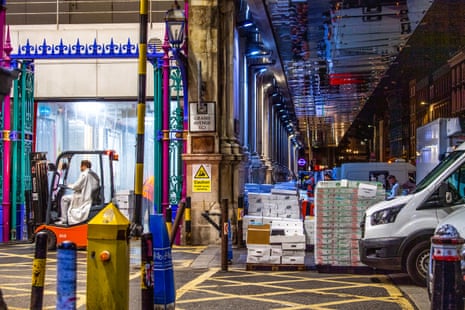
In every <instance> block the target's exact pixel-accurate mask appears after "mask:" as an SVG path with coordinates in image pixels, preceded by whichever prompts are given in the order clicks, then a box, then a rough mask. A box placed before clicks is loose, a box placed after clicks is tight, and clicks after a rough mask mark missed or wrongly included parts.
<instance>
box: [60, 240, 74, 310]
mask: <svg viewBox="0 0 465 310" xmlns="http://www.w3.org/2000/svg"><path fill="white" fill-rule="evenodd" d="M76 250H77V249H76V244H75V243H73V242H71V241H63V242H62V243H61V244H60V245H58V247H57V299H56V309H63V310H68V309H71V310H74V309H76V283H77V274H76V271H77V253H76Z"/></svg>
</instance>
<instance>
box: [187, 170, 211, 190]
mask: <svg viewBox="0 0 465 310" xmlns="http://www.w3.org/2000/svg"><path fill="white" fill-rule="evenodd" d="M192 175H193V176H194V177H193V178H192V191H193V192H197V193H210V192H211V190H212V186H211V185H212V180H211V165H209V164H200V165H192Z"/></svg>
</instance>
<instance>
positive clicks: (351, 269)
mask: <svg viewBox="0 0 465 310" xmlns="http://www.w3.org/2000/svg"><path fill="white" fill-rule="evenodd" d="M316 270H317V271H318V272H320V273H351V274H364V275H368V274H374V273H377V271H375V270H374V269H373V268H371V267H368V266H334V265H316ZM378 272H380V271H378Z"/></svg>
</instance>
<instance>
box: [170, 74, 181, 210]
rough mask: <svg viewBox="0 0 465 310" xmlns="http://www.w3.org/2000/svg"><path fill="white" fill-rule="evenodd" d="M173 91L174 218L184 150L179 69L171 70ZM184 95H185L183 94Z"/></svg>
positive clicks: (172, 179) (172, 196) (171, 106)
mask: <svg viewBox="0 0 465 310" xmlns="http://www.w3.org/2000/svg"><path fill="white" fill-rule="evenodd" d="M170 81H172V84H171V91H170V93H171V94H173V93H174V96H173V99H175V100H171V104H170V123H169V125H170V126H169V130H170V135H169V137H170V143H169V154H170V160H169V162H170V170H169V173H170V179H169V180H170V182H169V203H170V207H171V209H172V214H173V217H174V218H175V217H176V212H177V208H178V204H179V202H180V200H181V192H182V184H183V182H182V181H183V175H182V148H183V111H182V108H181V89H182V84H183V81H182V77H181V71H180V70H179V69H178V68H174V69H173V70H171V75H170ZM183 95H184V94H183Z"/></svg>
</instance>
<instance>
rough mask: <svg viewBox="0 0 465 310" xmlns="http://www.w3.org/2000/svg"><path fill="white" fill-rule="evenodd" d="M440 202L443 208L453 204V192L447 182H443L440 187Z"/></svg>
mask: <svg viewBox="0 0 465 310" xmlns="http://www.w3.org/2000/svg"><path fill="white" fill-rule="evenodd" d="M439 202H440V204H441V205H443V206H444V205H449V204H451V203H452V202H453V196H452V192H451V191H450V190H449V184H448V183H447V182H442V183H441V186H440V187H439Z"/></svg>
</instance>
